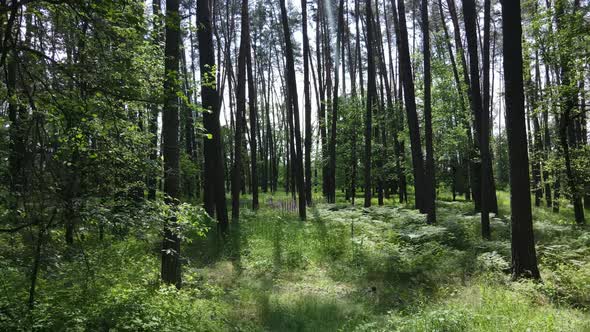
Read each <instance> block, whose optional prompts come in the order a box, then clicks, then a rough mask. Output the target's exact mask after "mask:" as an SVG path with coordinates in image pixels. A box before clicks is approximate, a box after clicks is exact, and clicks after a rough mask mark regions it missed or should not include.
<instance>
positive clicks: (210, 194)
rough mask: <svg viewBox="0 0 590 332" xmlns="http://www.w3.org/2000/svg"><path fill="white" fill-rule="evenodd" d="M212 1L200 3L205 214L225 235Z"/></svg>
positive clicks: (223, 179) (198, 31)
mask: <svg viewBox="0 0 590 332" xmlns="http://www.w3.org/2000/svg"><path fill="white" fill-rule="evenodd" d="M209 5H210V3H209V0H198V1H197V20H198V21H197V22H198V26H199V27H200V29H198V30H197V34H198V39H199V60H200V63H199V67H200V72H201V96H202V97H201V99H202V105H203V108H204V109H206V110H209V112H204V113H203V126H204V127H205V130H206V131H207V133H208V135H209V137H205V138H204V142H203V156H204V159H205V175H206V176H204V177H203V200H204V206H205V211H207V213H208V214H209V215H210V216H213V215H214V214H215V216H216V218H217V221H218V227H219V229H220V231H221V232H222V233H224V232H226V231H227V228H228V225H229V223H228V218H227V206H226V202H225V185H224V184H225V171H224V159H223V146H222V144H221V125H220V123H219V115H220V109H219V102H220V98H219V97H220V96H219V93H218V92H217V84H216V82H215V75H214V73H215V52H214V48H213V31H212V29H211V13H210V9H209Z"/></svg>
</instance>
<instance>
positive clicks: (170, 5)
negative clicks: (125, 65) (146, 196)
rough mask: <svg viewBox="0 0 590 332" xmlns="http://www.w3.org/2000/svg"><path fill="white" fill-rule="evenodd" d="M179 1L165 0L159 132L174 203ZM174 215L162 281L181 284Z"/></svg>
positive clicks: (165, 247)
mask: <svg viewBox="0 0 590 332" xmlns="http://www.w3.org/2000/svg"><path fill="white" fill-rule="evenodd" d="M178 10H179V1H178V0H166V44H165V49H164V57H165V62H164V70H165V76H164V77H165V79H164V105H163V108H162V113H163V117H162V133H163V140H162V146H163V155H164V193H165V194H166V196H167V198H166V200H167V203H168V204H170V205H172V206H174V205H176V204H177V201H178V198H179V196H180V164H179V151H180V147H179V142H178V130H179V128H178V125H179V121H178V107H179V104H178V97H177V92H178V90H179V86H178V83H177V82H178V75H179V60H180V15H179V11H178ZM174 223H176V218H175V217H172V218H171V220H168V221H167V224H166V225H165V227H164V240H163V243H162V281H164V282H165V283H168V284H174V285H175V286H176V287H177V288H180V285H181V270H180V237H179V236H178V234H177V233H176V232H175V231H174Z"/></svg>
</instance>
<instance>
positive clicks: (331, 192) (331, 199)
mask: <svg viewBox="0 0 590 332" xmlns="http://www.w3.org/2000/svg"><path fill="white" fill-rule="evenodd" d="M343 30H344V0H340V6H339V12H338V31H337V32H336V63H335V66H334V90H333V95H332V121H330V142H329V147H328V149H329V164H328V167H329V168H330V171H329V174H330V177H329V180H328V183H329V186H328V195H327V199H328V203H335V202H336V123H337V121H338V99H339V98H338V87H339V84H340V74H339V73H340V56H341V54H340V44H342V31H343ZM342 79H344V77H343V78H342Z"/></svg>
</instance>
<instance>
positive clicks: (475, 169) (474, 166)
mask: <svg viewBox="0 0 590 332" xmlns="http://www.w3.org/2000/svg"><path fill="white" fill-rule="evenodd" d="M447 4H448V6H449V13H450V14H451V22H452V23H453V31H454V36H455V47H456V48H457V57H459V58H460V59H461V68H462V69H463V70H462V73H463V81H464V83H465V89H466V91H467V98H468V99H469V105H470V109H471V113H472V115H473V118H476V114H475V110H474V109H473V96H472V91H471V80H470V79H469V68H468V67H467V60H466V58H465V50H464V48H463V43H462V41H461V30H460V28H459V18H458V15H457V9H456V7H455V0H447ZM462 89H463V87H462ZM475 122H476V124H475V126H474V127H476V126H478V124H477V121H475ZM468 127H469V130H468V138H469V140H470V141H473V144H471V149H470V151H469V156H468V158H467V159H468V160H469V159H471V160H475V158H476V153H477V152H476V149H478V148H479V137H478V135H477V130H476V133H475V135H473V140H472V139H471V137H472V133H471V126H469V125H468ZM470 143H471V142H470ZM468 166H469V168H468V173H469V174H468V178H469V185H470V187H471V191H472V194H473V195H472V197H473V203H474V207H475V211H480V205H481V193H480V188H481V179H480V176H479V174H480V172H481V171H480V164H479V163H478V162H475V161H470V162H469V165H468Z"/></svg>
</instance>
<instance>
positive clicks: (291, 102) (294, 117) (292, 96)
mask: <svg viewBox="0 0 590 332" xmlns="http://www.w3.org/2000/svg"><path fill="white" fill-rule="evenodd" d="M281 21H282V25H283V33H284V36H285V53H286V56H287V66H286V67H287V86H288V103H287V104H288V105H287V109H290V112H288V113H290V119H289V122H290V123H294V126H293V131H294V133H293V134H294V136H295V151H293V155H294V156H295V158H294V160H293V165H294V167H295V178H296V181H297V190H298V193H299V218H300V219H301V220H305V219H306V211H305V206H306V201H305V186H304V182H305V180H304V177H303V151H302V147H301V129H300V125H299V101H298V100H297V80H296V76H295V61H294V59H293V47H292V45H291V33H290V30H289V21H288V17H287V8H286V7H285V0H281Z"/></svg>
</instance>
